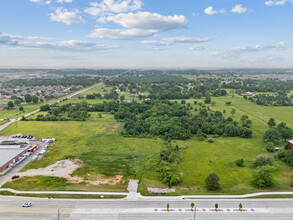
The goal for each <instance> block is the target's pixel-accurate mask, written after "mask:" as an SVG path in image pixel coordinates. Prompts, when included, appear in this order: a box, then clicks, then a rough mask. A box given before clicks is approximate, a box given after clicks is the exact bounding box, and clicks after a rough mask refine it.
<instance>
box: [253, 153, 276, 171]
mask: <svg viewBox="0 0 293 220" xmlns="http://www.w3.org/2000/svg"><path fill="white" fill-rule="evenodd" d="M266 165H269V166H272V165H274V158H273V157H272V156H270V155H266V154H261V155H258V156H257V157H256V158H255V160H254V161H253V167H254V168H256V167H261V166H266Z"/></svg>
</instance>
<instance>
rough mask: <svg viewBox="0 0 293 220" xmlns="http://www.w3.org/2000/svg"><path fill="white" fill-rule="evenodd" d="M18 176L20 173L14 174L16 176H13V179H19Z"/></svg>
mask: <svg viewBox="0 0 293 220" xmlns="http://www.w3.org/2000/svg"><path fill="white" fill-rule="evenodd" d="M18 178H19V176H18V175H14V176H12V177H11V179H13V180H14V179H18Z"/></svg>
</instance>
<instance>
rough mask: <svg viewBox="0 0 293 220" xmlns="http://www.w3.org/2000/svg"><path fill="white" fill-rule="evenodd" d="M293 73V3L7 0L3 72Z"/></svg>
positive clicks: (1, 26)
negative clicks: (191, 70) (152, 70)
mask: <svg viewBox="0 0 293 220" xmlns="http://www.w3.org/2000/svg"><path fill="white" fill-rule="evenodd" d="M8 67H18V68H293V0H96V1H95V0H89V1H88V0H0V68H8Z"/></svg>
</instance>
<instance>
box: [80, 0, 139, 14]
mask: <svg viewBox="0 0 293 220" xmlns="http://www.w3.org/2000/svg"><path fill="white" fill-rule="evenodd" d="M90 6H91V7H89V8H86V9H85V12H86V13H88V14H90V15H92V16H103V15H109V13H110V14H111V13H122V12H129V11H137V10H139V9H141V7H142V1H141V0H103V1H102V2H100V3H98V2H92V3H90Z"/></svg>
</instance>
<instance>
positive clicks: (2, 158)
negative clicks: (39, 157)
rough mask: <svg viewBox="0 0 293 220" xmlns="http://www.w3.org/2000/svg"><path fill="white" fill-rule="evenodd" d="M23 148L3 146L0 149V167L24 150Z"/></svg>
mask: <svg viewBox="0 0 293 220" xmlns="http://www.w3.org/2000/svg"><path fill="white" fill-rule="evenodd" d="M24 151H25V149H15V148H12V149H10V148H8V149H7V148H5V149H3V148H2V149H0V167H2V166H3V165H5V164H6V163H7V162H8V161H10V160H11V159H13V158H14V157H16V156H17V155H18V154H20V153H22V152H24Z"/></svg>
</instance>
